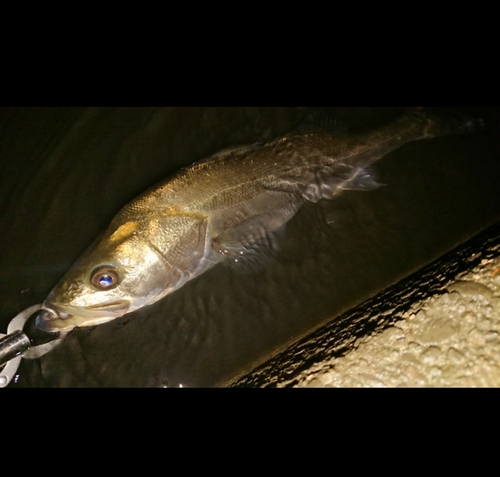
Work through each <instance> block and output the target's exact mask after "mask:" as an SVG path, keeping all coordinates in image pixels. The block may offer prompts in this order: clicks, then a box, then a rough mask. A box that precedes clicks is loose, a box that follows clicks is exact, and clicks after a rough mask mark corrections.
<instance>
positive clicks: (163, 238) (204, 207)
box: [37, 109, 475, 332]
mask: <svg viewBox="0 0 500 477" xmlns="http://www.w3.org/2000/svg"><path fill="white" fill-rule="evenodd" d="M474 126H475V124H474V123H472V122H471V121H468V120H467V119H465V118H458V119H457V118H452V119H446V118H442V117H438V116H433V115H431V114H429V113H428V112H426V111H424V110H421V109H415V110H411V111H410V112H409V113H408V114H405V115H403V116H402V117H401V118H400V119H399V120H397V121H396V122H394V123H393V124H390V125H387V126H384V127H382V128H379V129H377V130H374V131H369V132H367V133H364V134H363V133H358V134H351V135H349V134H346V133H344V132H339V131H333V132H332V131H311V130H302V131H301V130H300V128H299V129H298V130H296V131H294V132H292V133H290V134H288V135H285V136H284V137H281V138H278V139H275V140H273V141H270V142H268V143H264V144H254V145H250V146H243V147H241V146H239V147H232V148H229V149H225V150H223V151H220V152H219V153H216V154H214V155H213V156H211V157H209V158H207V159H205V160H203V161H200V162H198V163H195V164H193V165H192V166H190V167H187V168H185V169H182V170H181V171H179V172H178V173H177V174H175V175H173V176H172V177H170V178H168V179H166V180H165V181H164V182H162V183H160V184H159V185H157V186H155V187H153V188H151V189H149V190H148V191H146V192H145V193H143V194H142V195H141V196H139V197H138V198H137V199H135V200H134V201H132V202H131V203H130V204H128V205H126V206H125V207H124V208H123V209H122V210H121V211H120V212H119V213H118V214H117V215H116V216H115V218H114V219H113V220H112V222H111V224H110V226H109V227H108V229H107V230H106V231H105V232H104V234H103V235H102V237H101V238H100V240H99V241H98V242H97V243H96V244H93V245H92V246H91V248H90V249H88V250H87V251H86V252H85V253H84V254H83V255H82V256H81V257H80V258H79V259H78V260H77V261H76V263H75V264H74V265H73V266H72V267H71V268H70V270H68V272H67V273H66V275H65V276H64V277H63V278H62V279H61V281H60V282H59V283H58V284H57V285H56V286H55V288H54V289H53V290H52V291H51V293H50V294H49V296H48V297H47V299H46V300H45V302H44V305H43V310H44V312H43V313H42V314H41V315H40V316H39V318H38V319H37V326H39V327H40V328H41V329H43V330H45V331H48V332H59V331H69V330H71V329H72V328H74V327H75V326H91V325H95V324H100V323H105V322H106V321H110V320H112V319H115V318H118V317H119V316H122V315H124V314H125V313H130V312H132V311H134V310H137V309H139V308H142V307H143V306H147V305H151V304H152V303H155V302H156V301H158V300H159V299H161V298H163V297H165V296H166V295H168V294H170V293H172V292H174V291H175V290H177V289H179V288H180V287H182V286H183V285H184V284H185V283H186V282H187V281H189V280H191V279H193V278H195V277H197V276H199V275H201V274H202V273H204V272H205V271H206V270H208V269H209V268H211V267H213V266H214V265H216V264H218V263H219V262H224V261H226V262H228V263H232V264H233V265H234V264H238V266H239V265H243V266H244V264H245V262H247V263H256V262H258V261H259V259H260V258H261V257H263V256H265V254H266V252H269V251H270V250H271V249H275V248H276V247H275V243H276V237H277V236H279V234H281V233H283V230H284V226H285V224H286V223H287V222H288V221H289V220H290V219H292V217H293V216H294V215H295V214H296V213H297V211H298V210H299V209H300V207H301V206H302V205H303V204H304V203H305V202H306V201H309V202H318V201H319V200H321V199H333V198H334V197H336V196H337V195H338V194H340V193H341V192H343V191H345V190H373V189H376V188H377V187H378V186H379V185H380V184H378V183H377V182H376V181H375V179H374V176H373V174H372V172H371V170H370V165H371V164H372V163H373V162H375V161H377V160H378V159H380V158H382V157H384V156H385V155H387V154H388V153H390V152H391V151H393V150H395V149H396V148H398V147H400V146H402V145H403V144H406V143H407V142H409V141H414V140H418V139H425V138H430V137H435V136H439V135H444V134H453V133H462V132H466V131H468V130H471V129H473V128H474Z"/></svg>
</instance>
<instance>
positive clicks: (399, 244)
mask: <svg viewBox="0 0 500 477" xmlns="http://www.w3.org/2000/svg"><path fill="white" fill-rule="evenodd" d="M0 113H1V117H0V119H1V122H0V124H1V129H0V137H1V141H0V147H1V149H0V153H1V158H2V164H5V166H2V167H4V168H3V171H5V174H3V175H2V188H1V190H0V204H1V205H2V209H1V211H2V212H1V215H0V227H1V230H2V250H1V254H0V296H1V297H2V304H1V308H0V325H1V326H2V329H5V328H6V324H7V323H8V321H9V320H10V319H11V318H12V316H14V315H15V314H16V313H18V312H19V311H20V310H22V309H24V308H26V307H28V306H30V305H33V304H34V303H40V302H41V301H43V299H44V298H45V296H46V295H47V293H48V292H49V291H50V289H51V288H52V286H53V285H54V284H55V283H56V282H57V281H58V279H59V278H60V277H61V276H62V275H63V273H64V271H65V270H66V269H67V268H68V267H69V266H70V265H71V263H72V262H73V261H74V260H75V259H76V258H77V256H78V255H79V254H80V253H81V252H82V251H83V250H84V249H85V247H86V246H88V244H90V243H91V242H92V240H93V239H94V238H95V236H96V235H97V234H98V233H99V231H100V230H101V229H102V228H103V227H105V225H106V224H107V223H108V222H109V220H110V219H111V217H112V216H113V215H114V213H116V211H117V210H118V209H119V208H120V207H121V206H122V205H124V204H125V203H126V202H128V201H129V200H130V199H132V198H133V197H134V196H135V195H137V194H138V193H139V192H141V191H142V190H144V189H145V188H147V187H149V186H151V185H152V184H154V183H155V182H157V181H158V180H160V179H162V178H163V177H164V176H166V175H168V174H169V173H171V172H173V171H175V170H177V169H178V168H179V167H181V166H183V165H187V164H190V163H192V162H193V161H195V160H198V159H201V158H203V157H205V156H206V155H208V154H209V153H211V152H214V151H215V150H217V149H220V148H221V147H225V146H230V145H234V144H241V143H247V142H254V141H258V140H267V139H270V138H272V137H274V136H277V135H280V134H283V133H284V132H286V131H288V130H290V129H292V128H293V127H294V126H295V125H297V124H298V123H299V122H300V121H302V120H303V119H304V117H305V116H306V115H307V114H308V111H307V110H304V109H296V108H292V109H286V108H275V109H273V108H268V109H259V108H251V109H246V108H226V109H224V108H217V109H215V108H212V109H204V108H173V109H150V108H147V109H141V108H139V109H134V108H132V109H120V110H116V109H89V110H87V109H71V110H66V109H64V110H52V109H49V110H45V109H44V110H21V111H19V110H10V111H5V110H3V111H0ZM335 113H336V115H337V116H338V117H341V118H342V120H343V122H344V123H345V124H346V126H348V127H350V128H353V129H355V128H360V127H365V128H370V127H373V126H376V125H378V124H382V123H385V122H389V121H390V120H391V119H392V118H393V117H394V116H395V115H397V114H398V113H399V111H397V110H396V109H394V108H388V109H377V108H365V109H361V110H359V109H356V108H354V109H351V108H344V109H339V110H335ZM467 113H468V114H476V115H477V114H481V115H483V116H484V115H486V116H488V117H489V118H490V120H496V118H497V112H495V111H467ZM490 124H491V121H490ZM495 124H496V123H495ZM499 158H500V142H499V137H498V129H497V126H496V125H494V126H490V127H487V128H485V129H484V130H482V131H478V132H475V133H472V134H469V135H466V136H456V137H448V138H446V137H444V138H436V139H433V140H430V141H421V142H415V143H411V144H408V145H406V146H404V147H403V148H401V149H400V150H398V151H395V152H394V153H392V154H390V155H389V156H387V157H386V158H385V159H384V160H382V161H381V162H380V163H378V164H377V165H376V169H377V174H378V177H379V180H380V181H381V182H383V183H384V184H387V185H386V186H385V187H382V188H380V189H378V190H376V191H373V192H366V193H364V192H363V193H360V192H349V193H346V194H345V195H344V196H342V197H340V198H339V199H338V200H335V201H322V202H320V203H318V204H316V205H312V204H311V205H307V206H305V207H304V208H303V209H302V210H301V211H300V212H299V213H298V214H297V216H296V217H295V218H294V219H293V220H292V221H291V222H290V223H289V224H288V226H287V233H286V236H285V237H284V239H283V241H282V244H281V250H280V254H279V257H277V258H276V259H275V260H271V261H270V262H269V263H267V265H266V266H265V267H263V269H261V270H258V271H256V272H255V273H252V274H247V273H238V271H237V270H232V269H228V268H225V267H223V266H217V267H214V269H212V270H210V271H209V272H207V273H206V274H204V275H202V276H200V277H199V278H197V279H195V280H193V281H192V282H189V283H188V284H186V285H185V286H184V287H183V288H182V289H180V290H178V291H177V292H175V293H174V294H172V295H171V296H169V297H166V298H165V299H164V300H161V301H160V302H158V303H157V304H155V305H153V306H151V307H147V308H145V309H143V310H140V311H138V312H135V313H132V314H130V315H126V316H125V317H123V318H122V319H118V320H115V321H113V322H110V323H108V324H105V325H101V326H98V327H95V328H88V329H81V330H76V331H75V332H73V333H71V335H69V336H68V338H66V340H65V342H64V343H63V344H62V345H61V346H60V347H59V348H57V349H55V350H54V351H52V352H51V353H49V354H48V355H46V356H44V357H42V358H41V359H39V360H36V361H31V362H29V361H23V363H22V365H21V368H20V372H19V376H18V379H17V381H16V383H13V384H12V385H11V386H18V387H21V386H25V387H30V386H55V387H60V386H156V387H170V386H179V385H183V386H214V385H223V384H227V383H228V382H230V381H232V380H234V378H235V376H241V375H242V374H243V373H245V372H247V371H249V370H251V369H252V368H254V367H255V366H257V365H259V364H261V363H262V362H264V361H265V360H266V359H268V358H269V357H271V356H273V355H276V353H277V352H278V351H279V350H282V349H284V348H286V347H287V346H289V345H290V343H292V342H294V341H296V340H298V339H300V338H302V337H304V336H306V335H307V334H309V333H310V332H311V329H314V328H317V327H319V326H322V325H323V324H324V323H326V322H328V321H330V320H331V319H332V318H333V317H335V316H338V315H339V314H341V313H342V312H344V311H346V310H347V309H349V308H351V307H353V306H355V305H357V304H359V303H360V302H362V301H364V300H366V299H367V298H369V297H371V296H373V295H375V294H377V293H378V292H380V291H381V290H383V289H384V288H386V287H388V286H389V285H391V284H393V283H395V282H397V281H398V280H400V279H402V278H403V277H405V276H407V275H409V274H410V273H411V272H414V271H416V270H418V269H420V268H421V267H422V266H423V265H425V264H426V263H429V262H430V261H431V260H433V259H435V258H437V257H439V256H440V255H442V254H443V253H445V252H447V251H449V250H450V249H452V248H453V247H454V246H456V245H457V244H460V243H462V242H464V241H465V240H467V239H468V238H470V237H471V236H473V235H475V234H476V233H477V232H479V231H480V230H481V229H483V228H484V227H485V226H487V225H489V224H491V223H493V222H495V221H496V220H498V219H499V218H500V208H499V204H500V188H498V179H497V178H498V177H499V176H500V174H499V173H500V160H499ZM350 330H351V328H349V326H347V325H346V326H345V332H341V330H339V333H340V334H341V336H343V337H344V338H343V339H345V340H346V343H350V342H351V339H352V336H351V334H350ZM369 331H370V330H369ZM342 333H343V334H342Z"/></svg>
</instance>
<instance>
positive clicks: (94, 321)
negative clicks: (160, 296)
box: [35, 300, 130, 333]
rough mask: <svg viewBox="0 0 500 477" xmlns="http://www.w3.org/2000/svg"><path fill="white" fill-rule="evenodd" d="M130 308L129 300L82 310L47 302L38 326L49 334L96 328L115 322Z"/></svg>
mask: <svg viewBox="0 0 500 477" xmlns="http://www.w3.org/2000/svg"><path fill="white" fill-rule="evenodd" d="M129 307H130V302H129V301H128V300H116V301H111V302H108V303H100V304H98V305H90V306H86V307H82V308H77V307H72V306H67V305H60V304H57V303H48V302H45V303H44V304H43V306H42V309H41V310H40V314H39V316H38V317H37V318H36V322H35V323H36V326H37V327H38V328H40V329H41V330H43V331H46V332H47V333H58V332H60V331H70V330H72V329H73V328H75V327H83V326H95V325H100V324H102V323H106V322H108V321H111V320H114V319H115V318H118V317H120V316H122V315H124V314H125V313H127V311H128V309H129Z"/></svg>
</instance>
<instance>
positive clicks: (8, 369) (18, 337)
mask: <svg viewBox="0 0 500 477" xmlns="http://www.w3.org/2000/svg"><path fill="white" fill-rule="evenodd" d="M41 308H42V305H41V304H38V305H33V306H30V307H29V308H26V310H24V311H22V312H21V313H19V314H18V315H16V316H15V317H14V318H13V319H12V320H11V322H10V323H9V326H8V327H7V334H6V335H4V334H2V333H0V367H1V366H2V364H4V363H7V364H6V365H5V367H4V368H3V370H1V372H0V388H3V387H5V386H7V385H8V384H9V383H10V381H11V380H12V378H13V377H14V375H15V374H16V372H17V369H18V368H19V364H20V363H21V358H25V359H36V358H39V357H40V356H43V355H44V354H46V353H48V352H49V351H50V350H52V349H53V348H54V347H56V346H57V345H58V344H60V343H61V341H62V340H63V338H65V337H66V334H67V333H60V334H59V335H56V336H57V338H55V339H54V340H53V341H50V342H48V343H43V344H40V345H37V346H32V343H31V341H30V339H29V338H28V336H26V334H25V333H24V332H23V328H24V325H25V323H26V321H27V320H28V319H29V318H30V317H31V316H32V315H33V314H34V313H36V312H37V311H39V310H40V309H41Z"/></svg>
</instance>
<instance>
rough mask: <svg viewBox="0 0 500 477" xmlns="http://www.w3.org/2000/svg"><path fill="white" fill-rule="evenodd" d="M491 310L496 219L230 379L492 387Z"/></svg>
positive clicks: (499, 265) (497, 318)
mask: <svg viewBox="0 0 500 477" xmlns="http://www.w3.org/2000/svg"><path fill="white" fill-rule="evenodd" d="M499 310H500V222H499V223H497V224H495V225H494V226H492V227H489V228H488V229H486V230H485V231H483V232H481V233H480V234H478V235H477V236H476V237H474V238H473V239H471V240H469V241H467V242H466V243H465V244H463V245H460V246H459V247H457V248H456V249H455V250H453V251H452V252H450V253H447V254H445V255H444V256H442V257H440V258H439V259H437V260H435V261H434V262H433V263H432V264H430V265H428V266H426V267H424V268H423V269H422V270H419V271H418V272H416V273H415V274H413V275H412V276H411V277H409V278H407V279H404V280H402V281H401V282H399V283H397V284H396V285H394V286H392V287H389V288H388V289H387V290H384V291H383V292H381V293H380V294H378V295H376V296H375V297H373V298H371V299H369V300H367V301H366V302H364V303H362V304H361V305H359V306H358V307H356V308H354V309H353V310H350V311H348V312H347V313H346V314H344V315H343V316H340V317H338V318H336V319H334V320H332V322H330V323H329V324H327V325H326V326H324V327H322V328H321V329H319V330H317V331H316V332H314V333H312V334H311V335H310V336H309V337H308V338H306V339H304V340H302V341H300V342H299V343H296V344H294V345H292V346H291V347H290V348H289V349H287V350H286V351H284V352H283V353H281V354H280V355H278V356H276V357H275V358H273V359H272V360H270V361H269V362H267V363H266V364H264V365H263V366H261V367H259V368H258V369H256V370H253V371H252V372H251V373H249V374H248V375H246V376H244V377H242V378H241V379H240V380H239V381H238V382H237V383H235V385H236V386H246V387H248V386H253V387H255V386H258V387H291V386H293V387H406V386H411V387H426V386H427V387H429V386H431V387H445V386H446V387H464V386H466V387H498V386H499V385H500V340H499V332H500V314H499ZM368 330H370V331H369V332H368Z"/></svg>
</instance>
